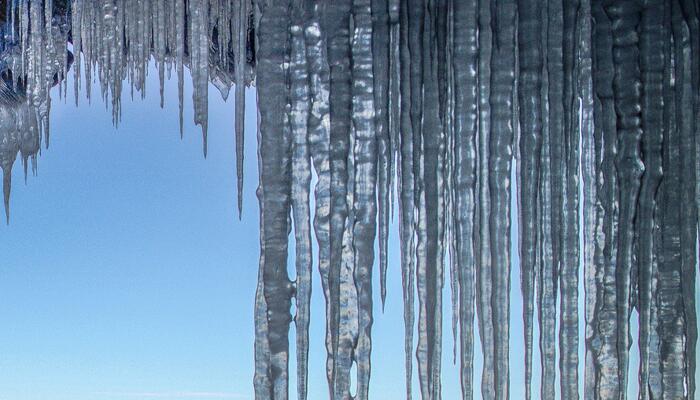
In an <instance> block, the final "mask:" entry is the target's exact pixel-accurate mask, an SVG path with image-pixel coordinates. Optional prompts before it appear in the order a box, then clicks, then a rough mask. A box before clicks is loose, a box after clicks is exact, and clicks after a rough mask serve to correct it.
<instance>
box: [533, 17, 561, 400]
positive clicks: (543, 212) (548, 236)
mask: <svg viewBox="0 0 700 400" xmlns="http://www.w3.org/2000/svg"><path fill="white" fill-rule="evenodd" d="M548 13H549V8H548V5H547V3H545V4H543V9H542V30H541V37H542V43H548V37H549V22H548V21H549V16H548ZM548 51H549V50H548ZM547 62H548V61H547V58H544V60H543V65H542V89H541V92H540V98H541V99H542V100H541V104H542V145H541V148H540V154H539V157H540V175H539V181H540V185H539V192H538V199H539V201H538V204H537V206H538V210H537V212H538V223H539V225H538V229H537V243H538V245H539V251H540V254H541V256H540V258H539V264H538V265H537V273H536V277H537V309H538V320H539V331H540V338H539V347H540V368H541V389H540V398H541V399H543V400H554V394H555V389H554V384H555V375H556V349H555V346H556V343H555V342H556V338H555V337H556V311H557V306H556V301H557V285H556V282H557V277H556V274H557V266H556V265H555V264H554V258H553V255H552V231H553V227H552V188H551V186H552V172H551V169H552V168H551V156H550V138H549V136H550V125H549V73H548V71H549V66H548V64H547Z"/></svg>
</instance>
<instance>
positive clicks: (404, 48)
mask: <svg viewBox="0 0 700 400" xmlns="http://www.w3.org/2000/svg"><path fill="white" fill-rule="evenodd" d="M408 7H409V3H408V0H401V7H400V16H399V18H400V27H399V38H398V41H399V45H398V47H399V57H400V68H399V73H400V80H401V82H402V83H401V84H400V85H399V86H400V94H401V97H400V101H401V103H400V105H399V107H397V108H399V109H400V114H399V118H400V121H399V126H400V130H399V131H400V149H399V161H400V163H399V168H398V170H399V181H398V186H399V187H398V193H399V214H400V216H401V219H400V221H399V231H400V233H399V236H400V238H401V240H400V242H401V282H402V290H403V316H404V352H405V361H404V365H405V369H406V398H407V399H411V398H412V384H411V380H412V372H413V371H412V370H413V360H412V355H413V329H414V328H413V327H414V315H413V307H414V291H415V289H414V282H413V271H414V267H415V259H414V257H415V248H414V224H415V217H414V197H415V194H414V193H415V188H414V172H413V135H414V133H413V126H412V124H411V114H410V107H411V90H412V87H411V85H410V80H411V68H410V65H411V63H410V60H411V50H410V43H409V39H410V36H409V31H410V30H409V18H408V17H409V15H408V14H409V13H408Z"/></svg>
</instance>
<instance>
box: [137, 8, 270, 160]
mask: <svg viewBox="0 0 700 400" xmlns="http://www.w3.org/2000/svg"><path fill="white" fill-rule="evenodd" d="M188 5H189V9H188V11H189V13H188V20H189V26H188V28H189V33H190V35H189V37H190V41H189V43H190V46H189V50H190V72H191V73H192V85H193V91H192V102H193V103H194V122H195V124H197V125H201V127H202V138H203V143H202V145H203V147H202V149H203V151H204V156H205V157H206V156H207V125H208V123H207V108H208V103H209V100H208V87H209V36H208V35H207V28H206V27H207V21H208V18H209V13H208V11H207V5H206V0H190V1H189V3H188ZM146 21H148V18H146ZM147 59H148V57H147V56H146V57H145V59H144V61H143V62H144V63H145V62H146V61H145V60H147ZM142 68H143V70H144V71H145V69H146V66H145V65H144V66H143V67H142ZM144 82H145V80H144ZM141 90H142V91H143V92H142V93H144V92H145V88H142V89H141ZM278 95H279V94H278Z"/></svg>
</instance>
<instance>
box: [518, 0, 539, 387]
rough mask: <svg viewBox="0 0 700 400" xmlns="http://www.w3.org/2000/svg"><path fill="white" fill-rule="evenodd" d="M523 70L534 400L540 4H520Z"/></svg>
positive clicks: (523, 212) (528, 367) (523, 275)
mask: <svg viewBox="0 0 700 400" xmlns="http://www.w3.org/2000/svg"><path fill="white" fill-rule="evenodd" d="M518 9H519V18H520V19H519V23H518V26H519V29H518V41H519V54H520V58H519V59H520V71H519V75H520V76H519V80H518V82H519V87H518V103H519V108H520V112H519V114H520V130H521V135H520V163H521V168H520V177H519V184H520V187H519V189H520V193H519V205H520V220H521V222H520V271H521V272H520V282H521V285H520V286H521V290H522V295H523V331H524V333H525V360H524V361H525V386H526V388H525V396H526V398H527V399H530V396H531V393H530V384H531V381H532V319H533V308H534V288H535V268H537V266H538V264H539V263H538V259H539V251H538V242H537V234H536V232H537V230H536V227H537V226H538V220H537V204H538V201H539V196H538V194H539V193H538V189H539V187H538V186H539V169H540V151H541V147H542V104H541V91H542V82H541V76H542V41H541V40H540V39H541V38H540V35H541V30H542V27H541V18H542V8H541V4H540V3H539V2H535V3H531V2H528V1H524V0H519V1H518Z"/></svg>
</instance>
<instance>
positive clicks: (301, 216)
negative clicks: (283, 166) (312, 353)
mask: <svg viewBox="0 0 700 400" xmlns="http://www.w3.org/2000/svg"><path fill="white" fill-rule="evenodd" d="M243 10H245V8H243ZM241 12H242V11H241ZM291 13H292V21H293V22H292V25H291V27H290V32H291V35H290V36H291V39H290V41H291V57H290V58H291V59H290V71H289V74H290V78H289V79H290V90H289V94H290V97H291V98H290V102H291V107H290V109H289V114H288V115H289V124H290V127H291V134H292V141H293V144H292V165H291V169H292V189H291V190H292V192H291V193H292V210H293V215H294V237H295V241H296V273H297V277H296V316H295V317H294V322H295V324H296V332H297V341H296V344H297V346H296V350H297V393H298V398H299V399H301V400H305V399H306V393H307V370H308V353H309V322H310V316H311V310H310V306H311V261H312V260H311V259H312V256H311V226H310V225H311V217H310V210H309V185H310V183H311V160H310V157H309V147H308V143H307V142H308V140H307V139H308V137H307V136H308V130H307V123H308V116H309V86H308V83H309V79H308V70H307V61H306V43H305V39H304V23H305V20H304V10H303V9H302V6H301V5H296V4H295V5H294V6H293V8H292V10H291ZM239 51H240V49H239ZM238 54H242V53H240V52H239V53H238ZM237 65H238V67H241V64H240V63H238V64H237ZM243 67H245V64H244V65H243ZM239 82H240V84H241V85H242V83H243V82H242V81H239ZM238 84H239V83H237V84H236V85H238ZM236 93H238V92H236ZM238 117H239V115H237V116H236V118H238ZM240 117H241V118H242V117H243V115H240ZM240 199H241V197H240V196H239V200H240ZM239 207H240V203H239ZM239 211H240V209H239Z"/></svg>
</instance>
